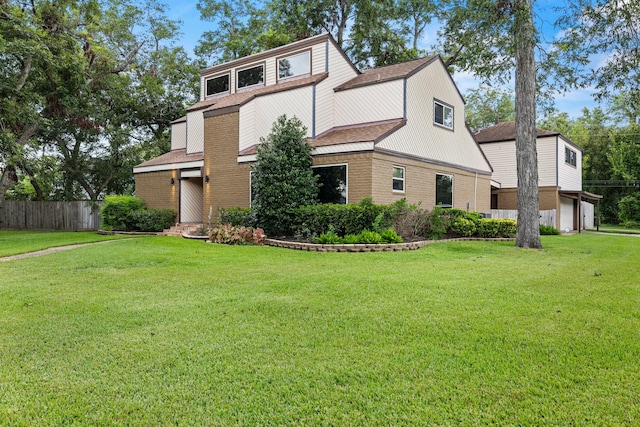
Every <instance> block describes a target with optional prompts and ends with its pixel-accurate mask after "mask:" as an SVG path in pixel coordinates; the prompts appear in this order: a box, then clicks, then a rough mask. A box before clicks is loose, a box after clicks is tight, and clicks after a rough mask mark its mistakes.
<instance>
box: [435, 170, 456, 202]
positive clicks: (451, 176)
mask: <svg viewBox="0 0 640 427" xmlns="http://www.w3.org/2000/svg"><path fill="white" fill-rule="evenodd" d="M438 175H440V176H448V177H450V178H451V206H443V205H439V204H438V187H437V183H436V188H435V190H436V194H435V196H436V200H435V202H436V203H435V206H442V207H443V208H445V209H449V208H453V200H454V197H453V195H454V192H453V182H454V181H453V178H454V177H453V175H452V174H450V173H436V181H437V180H438Z"/></svg>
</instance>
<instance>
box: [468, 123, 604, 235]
mask: <svg viewBox="0 0 640 427" xmlns="http://www.w3.org/2000/svg"><path fill="white" fill-rule="evenodd" d="M536 136H537V138H536V149H537V154H538V196H539V205H540V210H555V212H556V216H555V218H556V224H555V227H556V228H557V229H558V230H565V231H567V230H580V229H582V228H583V227H584V222H583V214H582V207H583V204H582V201H583V199H591V200H599V199H600V198H601V197H602V196H599V195H596V194H591V193H588V192H586V191H582V148H580V147H579V146H578V145H576V144H575V143H573V142H572V141H571V140H570V139H568V138H567V137H565V136H563V135H562V134H560V133H557V132H551V131H548V130H544V129H536ZM475 138H476V141H478V143H479V144H480V147H481V148H482V151H483V152H484V154H485V155H486V156H487V158H488V159H489V161H490V162H491V166H492V167H493V175H492V179H493V189H492V191H491V208H492V209H508V210H512V209H517V206H518V200H517V190H518V174H517V168H516V126H515V123H514V122H504V123H499V124H497V125H495V126H491V127H488V128H486V129H482V130H480V131H478V132H476V133H475ZM598 211H599V209H598Z"/></svg>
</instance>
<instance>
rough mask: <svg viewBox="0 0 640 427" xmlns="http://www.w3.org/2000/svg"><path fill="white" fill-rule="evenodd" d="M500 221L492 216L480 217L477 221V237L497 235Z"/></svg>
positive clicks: (490, 237)
mask: <svg viewBox="0 0 640 427" xmlns="http://www.w3.org/2000/svg"><path fill="white" fill-rule="evenodd" d="M500 221H501V220H499V219H493V218H482V219H481V220H480V221H479V222H478V228H477V235H478V237H484V238H488V239H493V238H495V237H498V234H499V232H500Z"/></svg>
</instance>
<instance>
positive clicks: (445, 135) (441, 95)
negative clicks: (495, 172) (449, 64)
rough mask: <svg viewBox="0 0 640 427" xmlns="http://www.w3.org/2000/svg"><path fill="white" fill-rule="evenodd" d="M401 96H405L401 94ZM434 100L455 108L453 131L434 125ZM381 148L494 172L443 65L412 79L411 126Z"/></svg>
mask: <svg viewBox="0 0 640 427" xmlns="http://www.w3.org/2000/svg"><path fill="white" fill-rule="evenodd" d="M399 92H400V93H402V91H401V90H400V91H399ZM434 99H437V100H439V101H440V102H444V103H446V104H448V105H450V106H452V107H453V109H454V129H453V130H450V129H445V128H443V127H441V126H437V125H435V124H434V123H433V120H434V111H433V110H434V109H433V102H434ZM399 117H402V116H401V115H400V116H399ZM377 146H378V147H380V148H384V149H388V150H391V151H396V152H400V153H407V154H411V155H414V156H418V157H423V158H427V159H432V160H436V161H441V162H446V163H450V164H452V165H460V166H462V167H467V168H472V169H476V170H480V171H486V172H490V171H491V168H490V166H489V164H488V163H487V161H486V160H485V159H484V156H483V155H482V152H481V151H480V149H479V148H478V146H477V144H476V142H475V141H474V139H473V137H472V136H471V133H470V132H469V131H468V129H467V127H466V126H465V122H464V102H463V100H462V98H461V96H460V94H459V93H458V91H457V89H456V87H455V84H454V83H453V81H452V80H451V79H450V77H449V74H448V72H447V70H446V69H445V68H444V66H443V65H442V63H440V62H435V63H432V64H431V65H429V66H427V67H426V68H424V69H422V70H421V71H419V72H418V73H416V74H414V75H413V76H411V77H410V78H409V79H408V81H407V125H406V126H404V127H402V128H401V129H399V130H398V131H396V132H394V133H393V134H392V135H390V136H389V137H388V138H386V139H385V140H383V141H381V142H380V143H379V144H378V145H377Z"/></svg>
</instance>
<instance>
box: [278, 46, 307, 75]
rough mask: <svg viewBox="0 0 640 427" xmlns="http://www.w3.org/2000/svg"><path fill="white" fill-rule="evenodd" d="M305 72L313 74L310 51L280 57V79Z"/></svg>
mask: <svg viewBox="0 0 640 427" xmlns="http://www.w3.org/2000/svg"><path fill="white" fill-rule="evenodd" d="M304 74H311V53H310V52H309V51H306V52H302V53H298V54H296V55H291V56H287V57H286V58H281V59H278V79H279V80H282V79H286V78H289V77H293V76H300V75H304Z"/></svg>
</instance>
